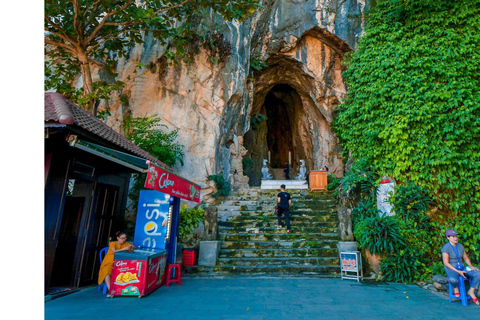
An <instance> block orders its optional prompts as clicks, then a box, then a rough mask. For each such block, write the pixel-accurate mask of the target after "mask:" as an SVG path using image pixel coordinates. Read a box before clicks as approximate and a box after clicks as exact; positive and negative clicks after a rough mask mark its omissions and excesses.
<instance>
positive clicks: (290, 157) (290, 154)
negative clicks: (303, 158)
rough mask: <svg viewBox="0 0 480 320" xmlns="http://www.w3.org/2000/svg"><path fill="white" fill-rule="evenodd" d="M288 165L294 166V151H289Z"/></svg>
mask: <svg viewBox="0 0 480 320" xmlns="http://www.w3.org/2000/svg"><path fill="white" fill-rule="evenodd" d="M288 165H289V166H290V167H291V166H292V151H288Z"/></svg>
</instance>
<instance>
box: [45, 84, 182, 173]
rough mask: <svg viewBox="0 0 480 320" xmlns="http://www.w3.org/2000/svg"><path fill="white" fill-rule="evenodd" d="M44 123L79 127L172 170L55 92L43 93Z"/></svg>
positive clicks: (126, 150)
mask: <svg viewBox="0 0 480 320" xmlns="http://www.w3.org/2000/svg"><path fill="white" fill-rule="evenodd" d="M45 123H48V124H54V123H58V124H63V125H66V126H67V127H68V126H72V127H73V126H77V127H80V128H82V129H84V130H86V131H88V132H90V133H92V134H94V135H96V136H97V137H99V138H102V139H104V140H107V141H109V142H111V143H113V144H115V145H116V146H118V147H120V148H122V149H123V150H125V152H128V153H131V154H133V155H136V156H138V157H142V158H144V159H147V160H150V161H151V162H153V163H155V164H157V165H159V166H161V167H163V168H165V169H170V170H172V168H170V167H168V166H167V165H166V164H164V163H163V162H161V161H160V160H158V159H157V158H155V157H153V156H152V155H150V154H149V153H148V152H146V151H145V150H143V149H142V148H140V147H138V146H136V145H135V144H134V143H133V142H131V141H130V140H128V139H127V138H125V137H124V136H122V135H121V134H119V133H118V132H116V131H115V130H113V129H112V128H110V127H109V126H107V125H106V124H105V123H104V122H102V121H100V120H99V119H97V118H96V117H94V116H92V115H91V114H89V113H88V112H86V111H85V110H83V109H82V108H81V107H79V106H77V105H75V104H74V103H73V102H71V101H70V100H68V99H66V98H65V97H63V96H62V95H61V94H59V93H57V92H46V93H45Z"/></svg>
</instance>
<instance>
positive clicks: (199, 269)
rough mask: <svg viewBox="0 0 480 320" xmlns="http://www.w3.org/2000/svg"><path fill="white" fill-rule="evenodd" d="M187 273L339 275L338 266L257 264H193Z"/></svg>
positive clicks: (205, 274)
mask: <svg viewBox="0 0 480 320" xmlns="http://www.w3.org/2000/svg"><path fill="white" fill-rule="evenodd" d="M183 273H184V274H187V275H201V276H208V275H212V276H219V275H220V276H221V275H224V276H232V275H236V274H238V275H241V274H243V275H249V276H261V275H290V276H297V277H301V276H318V277H340V266H324V265H258V266H234V265H221V266H215V267H206V266H193V267H186V268H184V270H183Z"/></svg>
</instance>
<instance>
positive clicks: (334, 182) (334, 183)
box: [327, 174, 341, 190]
mask: <svg viewBox="0 0 480 320" xmlns="http://www.w3.org/2000/svg"><path fill="white" fill-rule="evenodd" d="M327 178H328V184H327V190H336V189H337V188H338V187H339V186H340V181H341V180H340V179H339V178H337V177H334V176H333V174H329V175H328V176H327Z"/></svg>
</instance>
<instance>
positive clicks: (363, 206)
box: [352, 197, 378, 221]
mask: <svg viewBox="0 0 480 320" xmlns="http://www.w3.org/2000/svg"><path fill="white" fill-rule="evenodd" d="M352 215H353V219H354V220H355V221H356V220H362V219H365V218H375V217H378V209H377V202H376V200H375V198H374V197H371V198H367V199H365V200H364V201H360V202H359V204H358V206H356V207H355V208H353V210H352Z"/></svg>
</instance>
